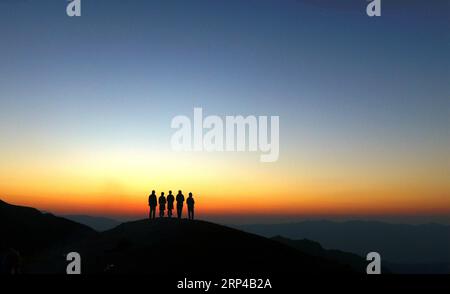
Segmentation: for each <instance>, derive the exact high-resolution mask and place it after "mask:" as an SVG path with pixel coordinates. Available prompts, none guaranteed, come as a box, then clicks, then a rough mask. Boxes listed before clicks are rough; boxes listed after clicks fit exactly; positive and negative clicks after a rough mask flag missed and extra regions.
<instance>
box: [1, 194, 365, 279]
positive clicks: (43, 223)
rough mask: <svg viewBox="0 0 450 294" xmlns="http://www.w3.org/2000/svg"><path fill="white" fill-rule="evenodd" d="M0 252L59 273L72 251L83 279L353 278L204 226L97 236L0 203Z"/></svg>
mask: <svg viewBox="0 0 450 294" xmlns="http://www.w3.org/2000/svg"><path fill="white" fill-rule="evenodd" d="M0 232H1V236H2V243H1V246H2V249H3V250H8V248H14V249H15V250H17V251H19V252H20V254H21V255H22V259H23V267H22V268H23V270H22V271H23V272H25V273H65V271H66V266H67V263H68V262H67V261H66V258H65V255H66V254H67V253H69V252H72V251H76V252H78V253H80V255H81V258H82V272H83V273H158V274H164V273H167V274H177V273H178V274H183V275H186V274H202V273H204V274H208V273H221V274H230V275H231V274H237V273H243V274H249V273H250V274H258V273H259V274H262V275H267V274H280V275H283V274H292V272H295V273H296V274H301V273H357V272H358V271H360V272H362V271H363V270H365V268H364V269H361V270H358V268H357V267H354V266H353V265H349V264H346V263H345V262H342V261H339V260H334V259H333V258H330V256H320V254H310V253H308V252H306V251H304V250H302V249H301V248H295V247H293V246H290V245H287V244H283V242H279V241H278V240H270V239H267V238H265V237H261V236H257V235H254V234H250V233H246V232H243V231H239V230H236V229H232V228H228V227H225V226H221V225H217V224H213V223H210V222H205V221H189V220H178V219H156V220H139V221H134V222H128V223H123V224H121V225H119V226H117V227H116V228H114V229H111V230H108V231H105V232H102V233H99V232H96V231H94V230H92V229H90V228H88V227H86V226H84V225H81V224H78V223H76V222H73V221H70V220H66V219H64V218H60V217H55V216H53V215H51V214H44V213H41V212H39V211H38V210H36V209H33V208H27V207H20V206H14V205H9V204H7V203H5V202H1V208H0Z"/></svg>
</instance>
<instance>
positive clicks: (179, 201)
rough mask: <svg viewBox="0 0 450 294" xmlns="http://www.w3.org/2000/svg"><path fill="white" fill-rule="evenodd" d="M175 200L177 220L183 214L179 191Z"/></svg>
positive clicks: (181, 197)
mask: <svg viewBox="0 0 450 294" xmlns="http://www.w3.org/2000/svg"><path fill="white" fill-rule="evenodd" d="M176 199H177V215H178V218H181V214H182V213H183V202H184V195H183V194H182V193H181V190H180V191H178V194H177V198H176Z"/></svg>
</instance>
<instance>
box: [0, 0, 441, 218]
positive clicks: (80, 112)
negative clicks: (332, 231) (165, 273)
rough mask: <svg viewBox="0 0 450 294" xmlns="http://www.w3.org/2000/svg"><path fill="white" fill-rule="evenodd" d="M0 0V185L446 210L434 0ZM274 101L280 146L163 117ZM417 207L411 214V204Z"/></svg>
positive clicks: (112, 197)
mask: <svg viewBox="0 0 450 294" xmlns="http://www.w3.org/2000/svg"><path fill="white" fill-rule="evenodd" d="M66 5H67V2H66V1H58V0H49V1H41V0H39V1H38V0H15V1H12V0H0V198H1V199H3V200H5V201H7V202H11V203H15V204H19V205H28V206H33V207H36V208H39V209H42V210H45V211H50V212H53V213H56V214H90V215H102V216H111V217H135V218H138V217H145V216H146V214H147V213H148V212H147V210H148V207H147V196H148V194H149V192H150V191H151V190H156V191H157V193H159V192H161V191H165V192H166V193H167V191H168V190H173V191H177V190H183V192H184V194H185V195H186V194H187V193H188V192H193V193H194V197H195V199H196V208H197V215H198V216H199V217H200V218H202V217H203V218H214V217H216V218H219V217H220V218H221V219H234V220H235V221H236V222H239V220H244V219H245V220H247V221H253V222H261V221H265V220H266V221H267V220H285V219H295V218H305V217H319V216H320V217H324V218H327V217H341V218H342V217H343V218H345V217H357V218H379V219H383V218H388V217H393V216H395V217H398V216H404V217H405V218H407V217H413V216H421V217H422V219H423V221H427V220H433V221H435V220H437V221H448V220H449V216H450V181H449V175H450V129H449V126H450V83H449V81H450V43H449V41H450V12H449V11H450V5H449V2H448V1H440V0H436V1H425V0H412V1H403V0H391V1H382V15H381V16H380V17H372V18H370V17H368V16H367V15H366V12H365V10H366V8H365V6H366V5H367V2H366V1H363V0H342V1H332V0H319V1H312V0H303V1H300V0H298V1H293V0H283V1H269V0H261V1H256V0H242V1H233V0H231V1H230V0H227V1H225V0H217V1H216V0H214V1H213V0H211V1H206V0H205V1H197V0H195V1H189V3H187V2H186V1H144V0H135V1H118V0H108V1H106V0H82V16H81V17H72V18H71V17H68V16H67V15H66ZM194 107H202V108H203V112H204V115H205V116H206V115H218V116H222V117H224V116H226V115H243V116H248V115H255V116H260V115H267V116H272V115H276V116H279V117H280V142H279V144H280V156H279V160H278V161H276V162H273V163H261V162H260V161H259V156H260V153H258V152H256V153H255V152H174V151H173V150H172V149H171V145H170V139H171V136H172V134H173V133H174V130H173V129H171V128H170V123H171V120H172V118H173V117H174V116H177V115H186V116H189V117H192V115H193V109H194ZM423 216H429V218H426V217H425V218H423Z"/></svg>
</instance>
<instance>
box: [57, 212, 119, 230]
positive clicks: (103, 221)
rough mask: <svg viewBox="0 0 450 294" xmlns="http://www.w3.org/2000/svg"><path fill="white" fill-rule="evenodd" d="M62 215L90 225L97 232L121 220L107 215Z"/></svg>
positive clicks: (114, 225)
mask: <svg viewBox="0 0 450 294" xmlns="http://www.w3.org/2000/svg"><path fill="white" fill-rule="evenodd" d="M62 217H64V218H67V219H70V220H72V221H74V222H77V223H80V224H83V225H86V226H88V227H91V228H92V229H94V230H96V231H98V232H103V231H106V230H110V229H112V228H115V227H117V226H118V225H120V224H121V222H119V221H117V220H115V219H111V218H107V217H99V216H90V215H80V214H73V215H62Z"/></svg>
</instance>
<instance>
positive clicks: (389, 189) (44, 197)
mask: <svg viewBox="0 0 450 294" xmlns="http://www.w3.org/2000/svg"><path fill="white" fill-rule="evenodd" d="M36 158H37V159H36ZM22 160H23V161H22V162H21V161H12V160H11V161H10V160H8V159H7V158H6V157H4V158H3V162H2V163H3V164H2V165H1V167H0V176H1V179H2V181H1V182H0V198H1V199H3V200H4V201H7V202H9V203H11V204H17V205H26V206H32V207H35V208H38V209H40V210H44V211H49V212H52V213H55V214H92V215H109V216H114V215H121V216H124V215H127V216H133V217H145V216H146V215H147V213H148V207H147V197H148V194H149V192H150V191H151V190H153V189H154V190H156V191H157V193H158V195H159V193H160V192H161V191H164V192H165V193H166V194H167V191H168V190H172V191H173V192H174V194H176V192H177V190H179V189H181V190H182V191H183V193H184V194H185V195H187V194H188V193H189V192H193V193H194V197H195V199H196V209H197V215H198V216H200V217H201V215H267V216H271V215H293V216H295V215H327V214H329V215H345V214H357V215H383V214H391V215H392V214H400V215H402V214H404V215H414V214H430V215H434V214H450V197H449V196H450V193H449V191H450V187H449V184H448V183H447V182H446V180H445V177H439V176H436V173H435V175H434V176H432V175H430V174H426V170H425V171H422V170H421V169H417V170H413V169H411V168H408V167H407V166H406V167H402V168H404V169H405V170H398V168H397V170H396V167H391V169H388V172H386V171H384V172H383V171H378V170H377V165H376V163H374V164H372V165H371V169H370V170H363V169H361V168H359V165H358V164H353V166H352V165H351V164H350V162H348V163H347V165H345V166H342V167H340V168H339V167H334V166H332V165H330V164H329V163H327V162H326V163H323V162H319V161H318V162H316V163H314V164H308V163H307V162H301V161H297V162H296V161H295V160H285V161H281V162H279V163H277V164H272V165H270V164H269V165H266V164H261V163H260V162H258V161H257V159H256V156H255V158H253V157H251V156H248V154H247V155H242V154H241V155H236V154H228V155H222V154H216V155H211V154H202V153H170V152H159V153H146V152H143V151H142V152H140V151H139V150H133V152H124V151H123V150H113V151H105V150H102V152H99V153H95V152H94V153H87V154H86V153H79V152H78V151H76V152H74V153H72V154H63V155H59V156H55V154H52V155H51V156H48V157H46V156H40V157H31V156H29V158H23V159H22ZM0 161H1V159H0ZM308 166H313V167H314V168H306V167H308ZM406 169H408V170H407V171H406ZM324 171H327V172H326V173H325V172H324ZM419 180H420V181H419Z"/></svg>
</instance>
